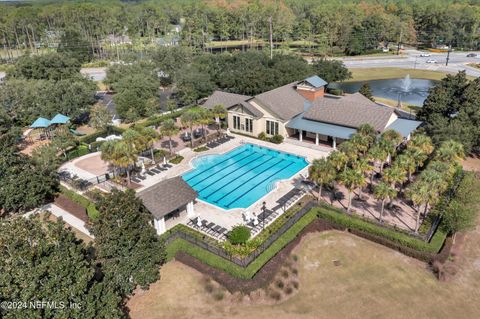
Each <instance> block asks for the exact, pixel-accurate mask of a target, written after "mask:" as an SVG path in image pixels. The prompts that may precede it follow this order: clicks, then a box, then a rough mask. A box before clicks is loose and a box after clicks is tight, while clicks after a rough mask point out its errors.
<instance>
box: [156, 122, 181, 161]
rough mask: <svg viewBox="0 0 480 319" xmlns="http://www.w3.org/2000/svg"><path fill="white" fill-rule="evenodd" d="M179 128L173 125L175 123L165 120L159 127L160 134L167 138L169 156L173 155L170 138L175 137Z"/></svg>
mask: <svg viewBox="0 0 480 319" xmlns="http://www.w3.org/2000/svg"><path fill="white" fill-rule="evenodd" d="M179 131H180V130H179V128H178V127H177V126H176V125H175V121H174V120H172V119H168V120H165V122H163V123H162V125H161V126H160V132H161V133H162V135H163V136H168V147H169V149H170V155H171V154H173V151H172V136H175V135H177V134H178V132H179Z"/></svg>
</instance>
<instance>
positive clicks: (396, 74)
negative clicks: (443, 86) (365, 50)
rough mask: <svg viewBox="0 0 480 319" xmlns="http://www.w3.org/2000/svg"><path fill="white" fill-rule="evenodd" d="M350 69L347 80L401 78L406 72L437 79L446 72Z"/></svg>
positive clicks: (412, 75) (414, 75)
mask: <svg viewBox="0 0 480 319" xmlns="http://www.w3.org/2000/svg"><path fill="white" fill-rule="evenodd" d="M350 71H351V72H352V78H351V79H349V80H347V82H348V81H367V80H380V79H395V78H403V77H405V76H406V75H407V74H410V77H412V78H417V79H428V80H437V81H438V80H441V79H443V78H444V77H445V76H446V75H447V74H448V73H445V72H438V71H430V70H419V69H416V70H414V69H402V68H351V69H350ZM467 78H469V79H470V80H473V79H474V78H473V77H471V76H467Z"/></svg>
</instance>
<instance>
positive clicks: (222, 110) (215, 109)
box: [212, 104, 227, 136]
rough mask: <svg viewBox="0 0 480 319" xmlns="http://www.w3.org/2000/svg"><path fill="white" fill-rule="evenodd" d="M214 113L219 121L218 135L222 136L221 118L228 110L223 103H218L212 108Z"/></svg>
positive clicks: (217, 121) (216, 120)
mask: <svg viewBox="0 0 480 319" xmlns="http://www.w3.org/2000/svg"><path fill="white" fill-rule="evenodd" d="M212 115H213V117H214V118H215V122H216V123H217V135H218V136H220V128H221V126H220V120H221V119H224V118H225V117H226V116H227V110H226V109H225V107H224V106H223V105H222V104H217V105H215V106H214V107H213V108H212Z"/></svg>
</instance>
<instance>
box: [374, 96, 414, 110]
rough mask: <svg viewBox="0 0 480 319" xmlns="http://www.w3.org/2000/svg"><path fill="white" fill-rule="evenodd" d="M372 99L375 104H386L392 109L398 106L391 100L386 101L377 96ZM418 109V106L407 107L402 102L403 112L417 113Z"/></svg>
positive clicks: (407, 105)
mask: <svg viewBox="0 0 480 319" xmlns="http://www.w3.org/2000/svg"><path fill="white" fill-rule="evenodd" d="M374 98H375V102H379V103H383V104H386V105H388V106H393V107H397V106H398V101H395V100H391V99H386V98H383V97H379V96H374ZM418 108H419V106H415V105H409V104H406V103H403V102H402V107H401V109H402V110H404V111H407V112H412V113H416V112H417V111H418Z"/></svg>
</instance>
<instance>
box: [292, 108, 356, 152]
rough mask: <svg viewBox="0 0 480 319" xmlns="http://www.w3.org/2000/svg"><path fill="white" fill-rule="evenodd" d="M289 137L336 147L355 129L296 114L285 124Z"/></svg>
mask: <svg viewBox="0 0 480 319" xmlns="http://www.w3.org/2000/svg"><path fill="white" fill-rule="evenodd" d="M286 128H287V133H288V135H289V138H295V139H297V140H298V141H299V142H303V143H309V144H315V145H317V146H328V147H332V148H333V149H336V148H337V146H338V145H339V144H340V143H342V142H343V141H345V140H348V139H350V136H352V135H353V134H354V133H355V132H356V131H357V130H356V129H353V128H349V127H344V126H339V125H333V124H327V123H322V122H317V121H311V120H306V119H304V118H302V116H297V117H295V118H293V119H292V120H290V121H289V122H288V123H287V124H286Z"/></svg>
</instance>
